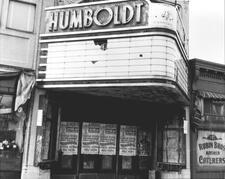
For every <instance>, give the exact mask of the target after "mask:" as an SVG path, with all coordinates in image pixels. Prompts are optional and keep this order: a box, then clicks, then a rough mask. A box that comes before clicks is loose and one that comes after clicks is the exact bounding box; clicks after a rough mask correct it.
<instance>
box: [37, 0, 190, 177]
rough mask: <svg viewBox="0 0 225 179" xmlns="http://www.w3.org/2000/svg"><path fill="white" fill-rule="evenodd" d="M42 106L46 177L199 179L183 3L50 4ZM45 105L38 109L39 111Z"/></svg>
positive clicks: (41, 155)
mask: <svg viewBox="0 0 225 179" xmlns="http://www.w3.org/2000/svg"><path fill="white" fill-rule="evenodd" d="M46 19H47V21H46V22H47V24H46V32H45V34H42V35H41V40H40V59H39V71H38V79H37V84H38V88H37V89H36V93H35V103H34V109H33V115H34V116H36V118H34V119H33V120H34V124H35V126H34V129H35V130H36V137H35V142H33V144H35V149H34V156H35V158H34V165H35V167H39V169H38V170H37V171H38V172H39V173H45V174H43V177H44V175H45V177H46V178H56V179H61V178H80V179H94V178H96V179H97V178H100V179H101V178H102V179H103V178H117V179H125V178H128V179H146V178H158V179H161V178H169V177H170V178H190V166H189V164H190V156H189V152H188V151H189V148H188V146H189V145H188V144H189V132H188V131H189V128H188V120H189V115H188V114H189V108H188V102H189V94H188V65H187V63H186V60H187V56H186V51H185V48H184V46H183V45H182V44H185V43H182V40H184V39H183V38H180V36H179V33H178V32H179V29H181V28H177V27H178V25H177V22H180V19H179V16H178V12H177V9H176V7H175V6H172V5H165V4H161V3H152V2H150V1H145V0H141V1H121V0H118V1H98V2H92V3H80V4H71V5H67V6H58V7H57V6H56V7H49V8H46ZM35 111H37V112H35Z"/></svg>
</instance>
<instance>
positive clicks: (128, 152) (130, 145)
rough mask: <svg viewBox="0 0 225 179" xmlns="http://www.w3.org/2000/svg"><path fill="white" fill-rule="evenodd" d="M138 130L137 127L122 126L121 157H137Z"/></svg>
mask: <svg viewBox="0 0 225 179" xmlns="http://www.w3.org/2000/svg"><path fill="white" fill-rule="evenodd" d="M136 143H137V128H136V127H135V126H125V125H121V126H120V144H119V147H120V149H119V155H123V156H135V155H136V152H137V146H136Z"/></svg>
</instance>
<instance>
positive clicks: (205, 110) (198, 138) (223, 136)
mask: <svg viewBox="0 0 225 179" xmlns="http://www.w3.org/2000/svg"><path fill="white" fill-rule="evenodd" d="M191 67H192V69H193V83H192V85H193V92H192V95H193V97H192V98H193V104H192V105H193V107H192V112H191V114H192V115H191V116H192V129H193V130H192V131H191V143H192V145H191V146H192V155H191V156H192V171H193V172H192V178H193V179H198V178H205V179H207V178H215V179H220V178H224V176H225V169H224V167H225V142H224V141H225V128H224V123H225V110H224V109H225V83H224V82H225V81H224V76H225V70H224V69H225V68H224V65H222V64H216V63H212V62H208V61H203V60H200V59H193V60H191ZM215 86H216V88H215Z"/></svg>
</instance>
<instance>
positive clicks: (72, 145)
mask: <svg viewBox="0 0 225 179" xmlns="http://www.w3.org/2000/svg"><path fill="white" fill-rule="evenodd" d="M78 139H79V123H78V122H61V125H60V141H59V147H60V149H61V150H62V152H63V154H64V155H77V148H78Z"/></svg>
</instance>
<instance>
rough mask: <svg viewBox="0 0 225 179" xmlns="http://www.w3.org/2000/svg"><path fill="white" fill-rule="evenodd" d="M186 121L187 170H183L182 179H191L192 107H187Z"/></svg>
mask: <svg viewBox="0 0 225 179" xmlns="http://www.w3.org/2000/svg"><path fill="white" fill-rule="evenodd" d="M184 109H185V119H186V122H187V126H186V127H187V134H186V135H185V136H186V169H184V170H182V178H183V179H190V178H191V150H190V149H191V145H190V135H191V129H190V107H189V106H185V107H184Z"/></svg>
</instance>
